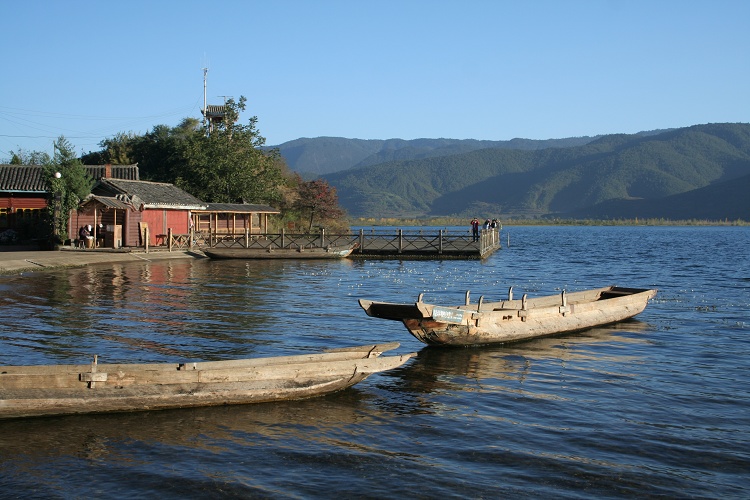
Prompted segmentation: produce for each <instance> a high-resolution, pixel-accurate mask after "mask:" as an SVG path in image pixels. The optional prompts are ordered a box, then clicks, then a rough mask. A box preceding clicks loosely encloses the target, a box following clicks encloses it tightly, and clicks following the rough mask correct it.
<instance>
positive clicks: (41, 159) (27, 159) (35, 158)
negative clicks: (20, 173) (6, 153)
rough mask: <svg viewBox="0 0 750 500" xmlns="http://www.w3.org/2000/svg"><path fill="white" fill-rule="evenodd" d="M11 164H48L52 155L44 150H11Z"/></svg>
mask: <svg viewBox="0 0 750 500" xmlns="http://www.w3.org/2000/svg"><path fill="white" fill-rule="evenodd" d="M10 156H11V158H10V162H9V163H10V164H11V165H46V164H47V163H49V162H50V161H51V158H50V156H49V155H48V154H47V153H44V152H42V151H24V150H23V149H19V150H18V151H15V152H14V151H11V152H10Z"/></svg>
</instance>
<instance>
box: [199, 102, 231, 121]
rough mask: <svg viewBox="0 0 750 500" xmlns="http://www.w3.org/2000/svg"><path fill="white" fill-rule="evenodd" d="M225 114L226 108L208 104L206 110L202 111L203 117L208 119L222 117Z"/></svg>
mask: <svg viewBox="0 0 750 500" xmlns="http://www.w3.org/2000/svg"><path fill="white" fill-rule="evenodd" d="M226 112H227V107H226V106H219V105H215V104H208V105H207V106H206V109H205V110H204V111H203V116H206V117H210V118H217V117H223V116H224V115H225V114H226Z"/></svg>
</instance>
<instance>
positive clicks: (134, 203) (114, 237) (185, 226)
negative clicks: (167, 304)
mask: <svg viewBox="0 0 750 500" xmlns="http://www.w3.org/2000/svg"><path fill="white" fill-rule="evenodd" d="M206 207H207V204H206V203H203V202H202V201H200V200H198V199H197V198H196V197H194V196H193V195H191V194H189V193H186V192H185V191H183V190H182V189H180V188H178V187H177V186H175V185H174V184H168V183H164V182H147V181H128V180H122V179H101V180H100V181H99V182H98V183H97V184H96V185H95V186H94V188H93V189H92V192H91V195H90V196H89V197H88V198H87V199H86V200H84V201H83V202H82V203H81V205H80V207H79V209H78V210H77V211H76V212H74V213H71V216H70V224H68V228H69V236H70V238H71V239H72V240H75V239H77V238H78V231H79V230H80V228H81V227H82V226H88V225H91V226H92V228H93V229H94V231H93V233H95V234H93V236H95V237H96V238H97V239H99V240H103V244H104V246H107V247H110V248H112V247H114V248H119V247H137V246H144V245H145V240H144V237H145V235H146V234H148V244H149V245H150V246H161V245H165V244H167V241H166V238H167V234H168V233H169V230H170V229H171V230H172V233H175V234H188V233H189V232H190V226H191V217H192V211H193V210H204V209H205V208H206ZM146 228H148V231H147V232H146ZM102 232H103V233H104V234H103V235H102V234H101V233H102Z"/></svg>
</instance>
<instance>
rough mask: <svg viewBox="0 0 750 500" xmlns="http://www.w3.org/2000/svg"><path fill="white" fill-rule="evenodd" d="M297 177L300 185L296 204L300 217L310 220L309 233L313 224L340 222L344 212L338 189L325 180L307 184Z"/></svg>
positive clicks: (316, 180)
mask: <svg viewBox="0 0 750 500" xmlns="http://www.w3.org/2000/svg"><path fill="white" fill-rule="evenodd" d="M296 175H297V180H298V183H299V188H298V197H297V200H296V202H295V206H296V209H297V210H299V213H300V217H304V218H307V219H308V220H309V225H308V229H307V230H308V231H311V230H312V226H313V222H314V221H315V220H318V221H319V222H321V223H325V222H329V223H330V222H339V219H341V218H342V217H343V216H344V211H343V210H342V209H341V207H340V206H339V198H338V195H337V194H336V188H334V187H332V186H330V185H329V184H328V182H326V181H325V179H315V180H312V181H308V182H305V181H303V180H302V178H301V177H299V174H296Z"/></svg>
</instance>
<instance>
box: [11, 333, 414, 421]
mask: <svg viewBox="0 0 750 500" xmlns="http://www.w3.org/2000/svg"><path fill="white" fill-rule="evenodd" d="M398 346H399V344H398V343H397V342H392V343H388V344H377V345H365V346H357V347H349V348H343V349H332V350H329V351H326V352H324V353H319V354H304V355H296V356H280V357H270V358H254V359H244V360H230V361H207V362H195V363H193V362H189V363H171V364H141V365H136V364H100V363H98V362H97V361H98V360H97V359H96V357H95V358H94V361H93V362H92V363H91V364H87V365H51V366H0V418H14V417H30V416H40V415H62V414H72V413H94V412H118V411H138V410H159V409H166V408H184V407H192V406H212V405H228V404H245V403H260V402H269V401H278V400H287V399H302V398H308V397H312V396H318V395H321V394H327V393H330V392H334V391H338V390H341V389H344V388H347V387H350V386H352V385H354V384H356V383H358V382H361V381H362V380H364V379H366V378H367V377H368V376H369V375H371V374H373V373H378V372H381V371H384V370H390V369H392V368H397V367H399V366H401V365H403V364H404V363H406V362H407V361H408V360H409V359H410V358H412V357H414V356H416V353H409V354H402V355H393V356H382V357H381V356H380V354H382V353H383V352H385V351H389V350H392V349H395V348H397V347H398Z"/></svg>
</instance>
